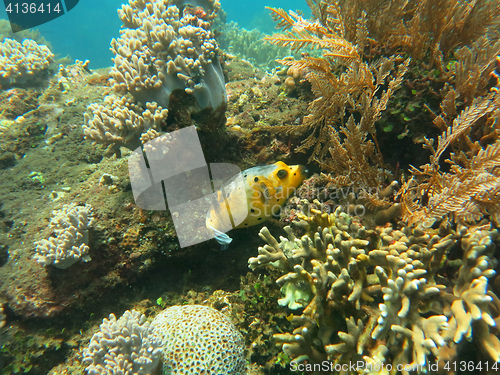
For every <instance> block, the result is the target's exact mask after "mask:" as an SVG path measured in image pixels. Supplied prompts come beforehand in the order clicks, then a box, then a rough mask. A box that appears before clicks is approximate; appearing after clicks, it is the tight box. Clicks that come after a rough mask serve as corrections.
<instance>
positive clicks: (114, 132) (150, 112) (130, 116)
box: [83, 95, 168, 154]
mask: <svg viewBox="0 0 500 375" xmlns="http://www.w3.org/2000/svg"><path fill="white" fill-rule="evenodd" d="M146 106H147V109H146V110H143V109H142V108H141V106H139V105H137V104H136V103H134V101H132V100H130V99H129V98H127V97H122V98H119V97H117V96H115V95H108V96H106V97H105V98H104V105H100V104H97V103H94V104H91V105H89V106H88V107H87V112H86V113H85V114H84V118H85V124H84V125H83V133H84V134H85V137H87V138H90V139H92V140H94V141H95V142H98V143H102V144H104V145H110V147H109V148H108V150H107V153H108V154H112V153H119V152H120V147H121V146H124V147H127V148H129V149H132V150H133V149H135V148H137V147H139V146H140V145H141V136H142V135H143V134H146V133H147V132H148V131H150V130H155V129H159V127H160V125H161V123H162V122H164V121H165V120H166V118H167V115H168V110H167V109H164V108H162V107H160V106H158V105H157V104H156V103H155V102H153V103H150V102H148V103H147V104H146ZM142 143H145V142H142Z"/></svg>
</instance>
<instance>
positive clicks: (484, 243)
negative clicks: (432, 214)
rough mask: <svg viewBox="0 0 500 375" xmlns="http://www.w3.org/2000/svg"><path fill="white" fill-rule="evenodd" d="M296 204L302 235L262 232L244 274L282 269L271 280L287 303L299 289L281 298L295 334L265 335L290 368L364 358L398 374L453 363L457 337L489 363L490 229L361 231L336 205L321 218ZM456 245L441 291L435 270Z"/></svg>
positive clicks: (317, 207)
mask: <svg viewBox="0 0 500 375" xmlns="http://www.w3.org/2000/svg"><path fill="white" fill-rule="evenodd" d="M302 203H303V205H302V210H303V212H302V213H300V214H298V215H297V216H298V217H299V219H300V221H298V222H295V227H296V228H297V229H298V228H300V230H305V231H306V234H304V235H303V236H302V237H301V238H300V239H299V238H296V237H295V235H294V230H293V229H292V228H291V227H285V232H286V233H287V238H284V237H281V238H280V241H279V242H278V241H277V240H276V239H275V238H274V237H273V236H272V235H271V234H270V233H269V231H268V230H267V228H265V227H264V228H263V229H262V230H261V232H260V236H261V238H262V239H264V240H265V241H266V242H267V245H265V246H264V247H260V248H259V255H258V257H256V258H250V259H249V265H250V267H251V268H252V269H255V268H257V267H261V266H273V267H275V268H278V269H280V270H281V271H282V272H284V273H285V274H284V275H283V276H282V277H280V278H278V280H277V282H278V283H280V284H283V287H282V292H283V293H287V295H288V296H292V297H293V296H295V295H296V294H293V293H292V292H291V291H294V290H301V293H300V294H298V295H300V296H301V297H300V298H299V299H297V300H293V298H292V297H289V298H288V299H287V301H288V302H289V303H288V307H289V308H290V309H294V310H299V314H300V315H293V316H292V318H291V322H292V324H293V325H295V326H296V328H295V330H294V331H293V332H292V333H283V334H277V335H275V336H274V337H275V340H276V341H277V343H279V344H281V345H282V347H283V351H284V352H285V353H286V354H287V355H289V356H290V357H291V358H292V359H293V360H294V361H296V362H301V361H306V360H308V361H311V362H313V363H317V361H322V360H324V359H329V360H331V361H333V362H334V363H335V364H343V363H349V362H350V363H353V362H356V361H358V360H366V361H368V360H369V361H368V362H370V363H376V362H384V363H386V364H392V366H393V368H394V369H399V370H398V371H401V370H402V369H404V368H405V366H410V367H411V366H422V365H425V364H427V363H429V361H434V360H435V359H438V360H440V359H443V357H442V355H445V354H441V353H445V352H446V355H448V356H449V355H450V353H454V354H452V356H453V355H455V356H456V355H457V352H456V350H457V346H456V344H457V343H460V342H461V340H462V337H463V336H464V335H465V336H467V337H468V338H470V337H473V338H474V340H477V343H478V345H479V346H481V347H483V348H484V349H485V350H486V351H487V353H488V354H489V356H490V357H491V358H492V359H494V360H495V361H496V360H497V359H498V358H499V355H500V345H498V344H499V343H500V341H498V339H497V337H496V335H497V333H498V332H497V331H496V327H495V324H494V321H495V319H496V318H497V317H498V316H497V315H498V314H499V311H498V303H497V302H498V298H496V296H494V294H493V293H492V292H491V291H490V290H489V288H488V279H489V278H491V277H492V276H493V275H494V271H493V268H494V267H495V266H496V261H495V260H494V258H493V257H492V254H493V251H494V249H495V245H494V243H493V240H494V239H495V238H496V236H497V232H496V230H493V229H491V226H490V225H486V226H484V227H482V228H475V227H465V226H458V227H457V228H456V230H454V229H453V227H452V226H451V225H450V223H447V222H445V221H443V222H442V223H441V225H440V226H439V228H437V229H430V228H426V227H424V226H422V225H418V226H417V227H414V228H411V227H403V228H402V229H401V230H397V229H393V228H392V227H390V226H387V227H376V228H375V229H367V228H365V227H364V226H363V225H362V224H361V220H360V218H357V217H352V216H350V215H348V214H346V213H343V212H341V209H340V208H337V209H336V211H335V212H334V213H328V207H327V206H324V205H321V204H320V203H319V202H317V201H316V202H315V203H314V204H311V203H309V202H307V201H303V202H302ZM457 243H459V244H461V246H462V248H463V250H464V252H463V260H462V265H461V267H460V269H459V271H458V276H457V278H456V279H454V280H451V282H452V283H453V286H452V287H449V286H448V283H447V285H444V284H442V283H440V281H441V280H442V278H441V277H440V276H439V272H440V270H441V269H442V267H443V265H444V264H445V261H446V259H447V257H448V255H449V253H450V251H452V249H456V248H457V247H456V246H455V244H457ZM300 309H302V310H300ZM457 322H458V323H457ZM368 362H367V363H368ZM414 368H416V367H414ZM358 370H359V369H358ZM359 371H361V370H359ZM394 371H396V370H394ZM402 372H403V373H404V374H406V373H408V372H407V371H405V370H403V371H402Z"/></svg>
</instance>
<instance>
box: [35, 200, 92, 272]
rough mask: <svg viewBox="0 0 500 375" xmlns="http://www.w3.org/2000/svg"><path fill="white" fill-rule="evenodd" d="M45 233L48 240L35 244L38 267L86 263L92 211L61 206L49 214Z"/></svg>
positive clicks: (70, 205)
mask: <svg viewBox="0 0 500 375" xmlns="http://www.w3.org/2000/svg"><path fill="white" fill-rule="evenodd" d="M52 214H53V218H52V219H51V221H50V224H49V229H50V231H51V235H52V237H50V238H48V239H42V240H40V241H37V242H35V246H36V248H35V255H34V257H33V259H35V260H36V261H37V262H38V263H39V264H41V265H43V266H47V265H49V264H54V266H55V267H57V268H62V269H64V268H68V267H69V266H71V265H72V264H74V263H76V262H78V261H79V260H82V261H84V262H88V261H89V260H90V256H89V255H88V253H89V250H90V249H89V247H88V242H89V238H88V230H89V228H90V227H91V226H92V223H93V219H92V207H91V206H90V205H88V204H86V205H85V206H77V205H76V204H75V203H72V204H65V205H64V206H63V207H62V209H60V210H56V211H53V213H52Z"/></svg>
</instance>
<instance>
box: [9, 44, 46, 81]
mask: <svg viewBox="0 0 500 375" xmlns="http://www.w3.org/2000/svg"><path fill="white" fill-rule="evenodd" d="M53 59H54V54H53V53H52V52H50V50H49V49H48V47H47V46H45V45H43V44H42V45H39V44H37V43H36V42H35V41H34V40H31V39H24V40H23V42H22V43H19V42H16V41H15V40H14V39H8V38H6V39H5V40H4V41H3V42H2V43H0V84H1V85H2V86H10V85H13V84H22V83H25V82H27V80H28V79H29V80H30V81H33V79H34V78H33V77H34V75H35V73H40V72H42V71H44V70H46V69H47V68H48V67H49V66H50V64H51V63H52V62H53Z"/></svg>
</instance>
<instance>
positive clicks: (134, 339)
mask: <svg viewBox="0 0 500 375" xmlns="http://www.w3.org/2000/svg"><path fill="white" fill-rule="evenodd" d="M151 331H152V330H151V327H150V323H149V322H148V321H146V317H145V316H144V315H142V314H141V313H139V312H138V311H135V310H132V311H129V310H127V311H125V313H124V314H123V315H122V316H121V317H120V319H118V320H117V319H116V317H115V316H114V315H113V314H111V315H109V319H106V318H105V319H103V321H102V324H101V326H100V331H99V332H97V333H96V334H94V335H93V336H92V339H91V340H90V343H89V346H88V348H86V349H84V352H83V355H84V357H83V363H86V364H87V368H86V372H87V374H91V375H104V374H117V373H120V374H121V373H123V374H129V373H130V374H138V375H139V374H140V375H147V374H152V373H153V371H154V369H155V368H156V367H157V366H158V362H159V360H160V358H161V354H162V349H161V341H160V339H159V338H158V337H157V336H156V335H154V334H153V333H152V332H151Z"/></svg>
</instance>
